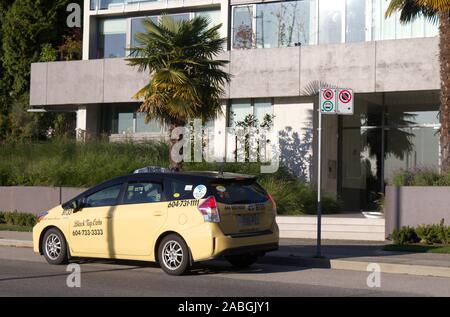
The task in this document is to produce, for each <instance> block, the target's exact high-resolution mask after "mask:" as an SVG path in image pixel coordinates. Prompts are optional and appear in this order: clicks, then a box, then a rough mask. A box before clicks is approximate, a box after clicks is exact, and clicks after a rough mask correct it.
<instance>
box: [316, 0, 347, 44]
mask: <svg viewBox="0 0 450 317" xmlns="http://www.w3.org/2000/svg"><path fill="white" fill-rule="evenodd" d="M344 10H345V1H344V0H320V1H319V44H331V43H341V42H342V35H343V34H342V25H343V23H344V22H343V18H344Z"/></svg>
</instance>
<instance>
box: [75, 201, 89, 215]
mask: <svg viewBox="0 0 450 317" xmlns="http://www.w3.org/2000/svg"><path fill="white" fill-rule="evenodd" d="M84 207H86V200H85V198H81V199H80V200H77V201H75V202H74V208H73V212H74V213H76V212H79V211H81V210H83V208H84Z"/></svg>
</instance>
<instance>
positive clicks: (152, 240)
mask: <svg viewBox="0 0 450 317" xmlns="http://www.w3.org/2000/svg"><path fill="white" fill-rule="evenodd" d="M275 217H276V205H275V202H274V200H273V199H272V197H271V196H270V195H269V194H268V193H267V192H266V191H265V190H264V189H263V188H262V187H261V186H260V185H259V184H258V183H257V181H256V178H255V177H253V176H250V175H241V174H232V173H220V172H172V171H170V170H165V169H162V168H143V169H140V170H137V171H135V172H134V173H133V174H130V175H126V176H121V177H118V178H114V179H112V180H109V181H107V182H104V183H102V184H100V185H97V186H95V187H93V188H91V189H89V190H87V191H86V192H84V193H82V194H80V195H79V196H77V197H75V198H73V199H72V200H70V201H68V202H66V203H64V204H62V205H60V206H57V207H55V208H53V209H51V210H50V211H48V212H45V213H43V214H41V215H40V216H39V218H38V223H37V224H36V226H35V227H34V228H33V246H34V251H35V252H36V253H40V254H41V255H43V256H44V257H45V259H46V260H47V262H48V263H50V264H63V263H66V262H67V261H68V260H69V259H71V258H74V257H75V258H79V257H81V258H107V259H124V260H138V261H151V262H157V263H159V265H160V266H161V268H162V269H163V270H164V271H165V272H166V273H168V274H171V275H181V274H183V273H185V272H187V271H188V270H189V268H190V267H191V266H192V264H193V263H194V262H199V261H204V260H209V259H214V258H219V257H225V258H226V259H227V260H228V261H229V262H230V263H231V264H232V265H234V266H237V267H247V266H250V265H252V264H253V263H255V262H256V261H257V259H258V257H261V256H263V255H264V254H265V253H266V252H269V251H274V250H277V249H278V243H279V231H278V226H277V223H276V221H275Z"/></svg>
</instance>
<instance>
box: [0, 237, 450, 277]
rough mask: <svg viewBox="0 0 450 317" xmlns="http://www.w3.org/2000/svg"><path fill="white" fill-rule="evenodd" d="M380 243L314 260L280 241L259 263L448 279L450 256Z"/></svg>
mask: <svg viewBox="0 0 450 317" xmlns="http://www.w3.org/2000/svg"><path fill="white" fill-rule="evenodd" d="M31 240H32V235H31V232H8V231H0V246H14V247H29V248H31V247H32V242H31ZM383 246H384V244H383V243H381V242H359V241H348V240H345V241H344V240H343V241H341V240H324V241H323V242H322V256H323V257H324V258H315V257H314V255H315V254H316V241H315V240H308V239H281V240H280V249H279V250H278V251H275V252H270V253H268V254H267V256H266V257H264V258H263V259H262V260H261V262H262V263H270V264H284V265H295V266H301V267H309V268H332V269H343V270H356V271H367V266H368V265H369V264H371V263H376V264H378V265H380V268H381V272H383V273H393V274H396V273H398V274H412V275H421V276H439V277H450V254H432V253H411V252H391V251H383Z"/></svg>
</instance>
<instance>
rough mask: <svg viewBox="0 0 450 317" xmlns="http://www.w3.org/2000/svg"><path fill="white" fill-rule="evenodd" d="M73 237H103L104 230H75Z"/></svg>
mask: <svg viewBox="0 0 450 317" xmlns="http://www.w3.org/2000/svg"><path fill="white" fill-rule="evenodd" d="M72 235H73V236H74V237H76V236H102V235H103V229H92V230H74V231H72Z"/></svg>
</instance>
